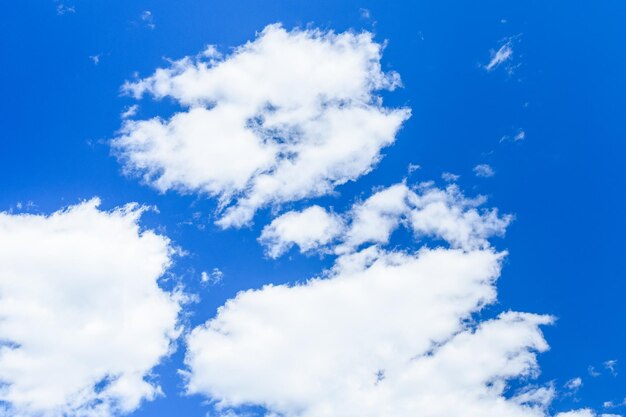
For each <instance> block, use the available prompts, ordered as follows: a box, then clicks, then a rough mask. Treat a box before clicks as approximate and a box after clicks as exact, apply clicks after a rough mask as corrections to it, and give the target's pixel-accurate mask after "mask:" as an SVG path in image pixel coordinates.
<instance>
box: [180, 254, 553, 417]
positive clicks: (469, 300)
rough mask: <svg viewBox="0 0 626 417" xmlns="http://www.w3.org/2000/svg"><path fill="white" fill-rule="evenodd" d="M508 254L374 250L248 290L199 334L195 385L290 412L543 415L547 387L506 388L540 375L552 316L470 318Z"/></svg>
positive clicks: (228, 400)
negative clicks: (287, 281) (521, 391)
mask: <svg viewBox="0 0 626 417" xmlns="http://www.w3.org/2000/svg"><path fill="white" fill-rule="evenodd" d="M502 256H503V254H501V253H496V252H494V251H492V250H477V251H469V252H464V251H462V250H455V249H442V248H440V249H432V250H431V249H422V250H421V251H420V252H418V253H416V254H408V253H406V254H405V253H400V252H387V251H383V250H380V249H377V248H376V247H372V248H369V249H366V250H364V251H361V252H358V253H356V254H352V255H347V256H345V257H341V258H339V260H338V262H337V264H336V266H335V268H334V269H333V271H332V272H331V273H330V275H328V276H327V277H325V278H323V279H315V280H311V281H309V282H308V283H306V284H304V285H299V286H291V287H290V286H284V285H281V286H271V285H270V286H266V287H264V288H263V289H261V290H257V291H246V292H243V293H240V294H239V295H238V296H237V297H236V298H235V299H233V300H230V301H229V302H228V303H227V304H226V305H224V306H223V307H222V308H221V309H220V310H219V313H218V315H217V317H216V318H215V319H213V320H212V321H210V322H209V323H207V324H206V325H205V326H201V327H198V328H196V329H195V330H194V331H193V332H192V333H191V335H190V336H189V338H188V340H187V343H188V353H187V358H186V363H187V365H188V366H189V369H190V372H189V374H188V378H189V380H188V389H189V392H191V393H202V394H205V395H207V396H210V397H211V398H213V399H214V400H216V401H218V402H219V404H220V406H222V407H236V406H239V405H243V404H258V405H262V406H264V407H266V408H267V409H269V410H270V411H272V412H276V413H278V414H280V415H284V416H286V417H289V416H296V415H297V416H301V417H318V416H328V415H342V416H360V417H367V416H372V417H374V416H376V417H378V416H380V415H394V416H398V417H403V416H414V415H415V414H416V413H417V412H418V411H419V415H420V416H424V417H430V416H432V417H435V416H448V415H455V416H459V417H463V416H468V417H469V416H476V415H481V416H487V417H489V416H493V417H496V416H498V417H501V416H502V415H506V416H512V417H518V416H519V417H530V416H532V417H534V416H542V415H543V411H542V406H540V405H537V402H538V400H536V399H537V398H540V397H541V395H535V396H530V397H528V398H527V399H526V400H523V399H522V398H518V399H517V400H513V399H510V400H507V399H506V398H505V395H504V389H505V386H506V381H508V380H509V379H512V378H517V377H519V376H522V375H528V376H532V375H534V374H535V373H536V362H535V354H534V352H535V351H543V350H545V349H546V348H547V345H546V343H545V341H544V340H543V338H542V336H541V333H540V332H539V330H538V328H537V327H538V326H539V325H541V324H547V323H549V322H550V321H551V319H550V318H549V317H546V316H537V315H531V314H524V313H514V312H508V313H504V314H502V315H501V316H499V317H498V318H496V319H493V320H488V321H485V322H482V323H480V324H479V325H477V326H476V325H473V324H470V323H469V322H467V321H466V320H467V319H468V318H469V317H470V315H471V314H472V313H473V312H475V311H478V310H479V309H480V308H481V307H482V306H483V305H485V304H487V303H491V302H493V301H494V300H495V288H494V280H495V278H496V277H497V276H498V274H499V270H500V261H501V259H502ZM529 402H530V403H529Z"/></svg>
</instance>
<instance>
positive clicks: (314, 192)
mask: <svg viewBox="0 0 626 417" xmlns="http://www.w3.org/2000/svg"><path fill="white" fill-rule="evenodd" d="M381 53H382V46H381V45H380V44H377V43H375V42H374V41H373V39H372V34H370V33H368V32H363V33H352V32H346V33H341V34H335V33H333V32H323V31H320V30H293V31H286V30H285V29H283V28H282V27H280V26H279V25H271V26H268V27H266V28H265V29H264V30H263V31H262V32H261V33H260V34H259V35H258V37H257V38H256V39H255V40H254V41H252V42H249V43H247V44H245V45H243V46H240V47H239V48H236V49H235V50H234V51H233V52H232V53H231V54H230V55H228V56H226V57H222V56H220V55H219V53H218V52H217V51H216V49H215V48H214V47H209V48H208V49H207V50H206V51H205V52H204V53H203V54H200V55H199V56H198V57H195V58H189V57H188V58H184V59H182V60H180V61H176V62H174V63H172V65H171V66H170V67H169V68H164V69H159V70H157V71H156V72H155V73H154V74H153V75H152V76H150V77H148V78H145V79H140V80H137V81H135V82H130V83H127V84H126V85H125V86H124V89H125V91H127V92H128V93H130V94H132V95H134V96H135V97H137V98H139V97H141V96H142V95H144V94H146V93H148V94H151V95H153V96H154V97H156V98H157V99H160V98H164V97H170V98H172V99H173V100H175V101H176V102H178V103H179V104H180V105H182V106H183V107H184V110H183V111H181V112H178V113H176V114H174V115H173V116H172V117H170V118H169V119H167V120H164V119H161V118H153V119H149V120H140V121H132V120H127V121H125V122H124V125H123V127H122V129H121V133H120V135H119V136H118V137H117V138H116V139H114V140H113V142H112V146H113V147H114V149H115V150H116V152H117V153H118V155H119V156H120V159H121V160H122V161H123V163H124V167H125V169H126V170H127V171H128V172H132V173H135V174H139V175H142V176H143V179H144V180H145V181H146V182H147V183H149V184H151V185H152V186H153V187H155V188H157V189H158V190H160V191H167V190H172V189H173V190H178V191H182V192H201V193H206V194H208V195H212V196H216V197H218V198H219V199H220V202H221V207H222V209H224V210H225V211H224V212H223V213H222V214H223V215H222V216H221V218H220V219H219V221H218V223H219V224H220V225H221V226H223V227H229V226H241V225H243V224H246V223H248V222H250V221H251V219H252V217H253V216H254V213H255V212H256V210H257V209H259V208H261V207H264V206H267V205H272V204H280V203H283V202H288V201H294V200H299V199H303V198H307V197H312V196H319V195H324V194H327V193H330V192H332V190H333V189H334V188H335V187H336V186H337V185H340V184H343V183H345V182H347V181H350V180H354V179H356V178H358V177H359V176H361V175H363V174H365V173H367V172H369V171H370V170H371V169H372V167H373V166H374V165H375V164H376V163H377V161H378V160H379V158H380V152H381V149H382V148H383V147H385V146H388V145H390V144H391V143H392V142H393V141H394V140H395V136H396V133H397V131H398V129H399V128H400V126H401V124H402V122H403V121H404V120H406V119H407V118H408V117H409V113H410V112H409V110H408V109H405V108H403V109H386V108H384V107H382V104H381V103H382V99H381V98H380V97H379V96H377V95H376V91H378V90H383V89H389V90H391V89H394V88H395V87H396V86H398V84H399V82H400V81H399V76H398V75H397V74H396V73H393V72H391V73H384V72H383V71H382V70H381V65H380V59H381Z"/></svg>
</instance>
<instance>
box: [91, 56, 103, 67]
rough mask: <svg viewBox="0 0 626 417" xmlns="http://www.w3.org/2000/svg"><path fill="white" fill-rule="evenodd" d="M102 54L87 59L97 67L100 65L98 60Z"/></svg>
mask: <svg viewBox="0 0 626 417" xmlns="http://www.w3.org/2000/svg"><path fill="white" fill-rule="evenodd" d="M101 57H102V54H96V55H89V59H90V60H91V62H93V64H94V65H98V64H99V63H100V58H101Z"/></svg>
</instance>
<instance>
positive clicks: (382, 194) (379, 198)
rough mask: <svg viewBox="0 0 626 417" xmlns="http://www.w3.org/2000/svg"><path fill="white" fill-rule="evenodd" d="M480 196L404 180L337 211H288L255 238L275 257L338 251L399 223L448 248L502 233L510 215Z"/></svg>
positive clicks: (483, 243)
mask: <svg viewBox="0 0 626 417" xmlns="http://www.w3.org/2000/svg"><path fill="white" fill-rule="evenodd" d="M483 203H484V198H481V197H479V198H475V199H468V198H466V197H465V196H464V195H463V194H462V193H461V192H460V190H459V188H458V187H457V186H456V185H450V186H448V187H447V188H445V189H439V188H436V187H432V186H430V185H429V184H425V185H421V186H417V187H415V188H410V187H409V186H407V185H406V184H404V183H400V184H395V185H392V186H390V187H387V188H383V189H380V190H378V191H377V192H376V193H374V194H373V195H372V196H370V197H369V198H367V199H366V200H364V201H362V202H358V203H356V204H354V206H353V207H352V208H351V209H350V210H349V211H348V212H346V213H345V214H343V216H338V215H336V214H330V213H328V212H326V211H325V210H324V209H323V208H321V207H318V206H313V207H310V208H308V209H306V210H304V211H302V212H295V211H291V212H288V213H286V214H284V215H283V216H280V217H278V218H277V219H275V220H274V221H273V222H272V223H271V224H270V225H269V226H266V227H265V229H264V230H263V233H262V235H261V238H260V239H259V241H260V242H261V244H263V245H265V246H266V247H267V251H268V254H269V255H270V256H271V257H273V258H276V257H278V256H280V255H281V254H283V253H284V252H285V251H286V250H288V249H289V248H290V247H291V246H292V245H294V244H295V245H298V246H299V247H300V251H301V252H309V251H312V250H315V249H322V250H324V251H326V252H328V251H331V250H332V251H334V252H335V253H337V254H344V253H348V252H353V251H355V250H357V249H358V248H359V247H361V246H362V245H364V244H370V243H376V244H386V243H387V242H389V239H390V237H391V235H392V233H393V232H394V231H395V230H396V229H397V228H398V227H400V226H401V225H402V226H404V227H407V228H408V229H410V230H411V231H412V232H413V233H414V235H415V237H416V238H417V239H421V238H438V239H441V240H443V241H445V242H447V243H448V244H449V245H450V246H451V247H453V248H463V249H466V250H470V249H476V248H482V247H487V246H488V241H487V239H488V238H489V237H491V236H496V235H503V234H504V232H505V229H506V227H507V225H508V224H509V223H510V222H511V220H512V216H510V215H506V216H499V215H498V211H497V210H496V209H492V210H487V209H483V210H480V209H479V207H480V205H482V204H483Z"/></svg>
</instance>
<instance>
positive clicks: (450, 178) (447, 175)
mask: <svg viewBox="0 0 626 417" xmlns="http://www.w3.org/2000/svg"><path fill="white" fill-rule="evenodd" d="M459 178H461V176H460V175H456V174H453V173H451V172H444V173H443V174H441V179H442V180H444V181H446V182H455V181H456V180H458V179H459Z"/></svg>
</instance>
